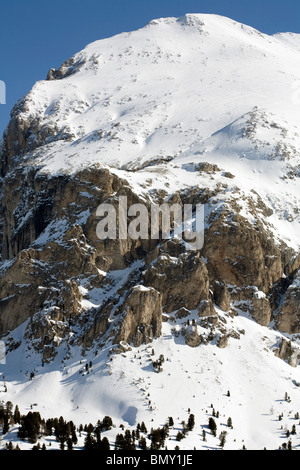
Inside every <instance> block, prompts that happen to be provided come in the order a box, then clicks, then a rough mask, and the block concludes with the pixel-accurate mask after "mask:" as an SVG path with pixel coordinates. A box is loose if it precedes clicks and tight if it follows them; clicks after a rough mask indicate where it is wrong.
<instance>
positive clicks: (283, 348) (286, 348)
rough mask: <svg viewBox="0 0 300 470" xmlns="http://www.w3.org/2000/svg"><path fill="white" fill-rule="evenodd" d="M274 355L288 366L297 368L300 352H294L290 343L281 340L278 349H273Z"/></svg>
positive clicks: (283, 339)
mask: <svg viewBox="0 0 300 470" xmlns="http://www.w3.org/2000/svg"><path fill="white" fill-rule="evenodd" d="M274 353H275V356H276V357H279V358H280V359H282V360H283V361H286V362H287V363H288V364H289V365H290V366H292V367H296V366H297V363H298V360H299V356H300V351H299V350H294V349H293V347H292V344H291V342H290V341H288V340H287V339H285V338H282V340H281V344H280V347H279V348H278V349H275V351H274Z"/></svg>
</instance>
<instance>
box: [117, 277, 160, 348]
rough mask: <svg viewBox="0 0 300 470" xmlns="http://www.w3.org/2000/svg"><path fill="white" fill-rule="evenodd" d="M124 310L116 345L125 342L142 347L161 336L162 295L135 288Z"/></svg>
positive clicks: (151, 290)
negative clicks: (143, 344)
mask: <svg viewBox="0 0 300 470" xmlns="http://www.w3.org/2000/svg"><path fill="white" fill-rule="evenodd" d="M122 310H123V312H124V313H123V314H122V315H124V318H123V319H122V323H121V327H120V330H119V331H118V333H117V335H116V337H115V341H114V342H115V343H119V342H121V341H125V342H127V343H131V342H133V344H134V346H140V345H141V344H142V343H149V342H151V341H152V340H153V338H155V337H159V336H160V335H161V327H162V306H161V295H160V293H159V292H158V291H156V290H155V289H153V288H151V287H150V288H146V287H144V286H141V285H139V286H135V287H134V288H133V289H132V291H131V292H130V294H129V295H128V297H127V299H126V300H125V303H124V305H123V307H122Z"/></svg>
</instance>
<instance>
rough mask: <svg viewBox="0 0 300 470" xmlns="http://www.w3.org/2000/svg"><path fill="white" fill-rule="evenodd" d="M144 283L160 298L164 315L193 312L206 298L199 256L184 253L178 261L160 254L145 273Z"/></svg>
mask: <svg viewBox="0 0 300 470" xmlns="http://www.w3.org/2000/svg"><path fill="white" fill-rule="evenodd" d="M144 282H145V285H147V286H153V287H154V288H155V289H157V290H158V291H159V292H161V294H162V305H163V308H164V310H165V311H166V312H167V313H170V312H172V311H173V310H178V309H179V308H181V307H184V308H186V309H189V310H193V309H196V308H197V307H198V305H199V303H200V302H201V300H204V299H208V298H209V278H208V273H207V269H206V265H205V263H204V262H203V261H202V259H201V257H200V256H199V253H196V254H195V253H194V252H191V253H183V254H181V255H179V256H178V257H173V256H170V255H169V254H167V253H161V254H160V255H159V256H158V258H157V259H156V260H154V261H153V262H152V263H151V264H150V266H149V268H148V269H147V270H146V271H145V272H144Z"/></svg>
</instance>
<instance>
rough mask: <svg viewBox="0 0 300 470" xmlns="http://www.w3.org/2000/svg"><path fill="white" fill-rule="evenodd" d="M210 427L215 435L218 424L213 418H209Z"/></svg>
mask: <svg viewBox="0 0 300 470" xmlns="http://www.w3.org/2000/svg"><path fill="white" fill-rule="evenodd" d="M208 427H209V429H210V430H211V432H212V435H213V436H216V431H217V425H216V422H215V420H214V419H213V418H211V417H210V418H209V421H208Z"/></svg>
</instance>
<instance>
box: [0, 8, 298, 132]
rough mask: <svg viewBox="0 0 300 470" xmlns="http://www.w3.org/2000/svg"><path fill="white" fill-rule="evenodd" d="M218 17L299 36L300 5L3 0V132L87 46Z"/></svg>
mask: <svg viewBox="0 0 300 470" xmlns="http://www.w3.org/2000/svg"><path fill="white" fill-rule="evenodd" d="M185 13H215V14H219V15H224V16H227V17H230V18H233V19H235V20H236V21H240V22H242V23H245V24H248V25H250V26H253V27H255V28H257V29H259V30H260V31H262V32H264V33H267V34H273V33H276V32H282V31H292V32H296V33H300V21H299V18H300V2H299V1H298V0H285V1H283V0H252V1H250V2H247V1H244V2H243V1H242V0H228V1H226V0H149V1H147V2H146V1H145V0H51V1H46V0H1V6H0V53H1V62H0V64H1V66H0V80H3V81H4V82H5V83H6V102H7V104H6V105H2V104H1V105H0V132H1V133H2V131H3V129H4V127H5V126H6V124H7V123H8V120H9V113H10V110H11V108H12V107H13V105H14V104H15V102H16V101H17V100H18V99H19V98H20V97H22V96H23V95H24V94H26V93H27V92H28V91H29V90H30V89H31V88H32V86H33V85H34V83H35V82H36V81H37V80H43V79H45V78H46V75H47V72H48V70H49V69H50V68H51V67H55V68H57V67H59V65H60V64H61V63H62V62H64V60H66V59H67V58H69V57H71V56H72V55H73V54H74V53H76V52H78V51H79V50H81V49H83V48H84V47H85V46H86V45H87V44H88V43H90V42H92V41H95V40H97V39H101V38H105V37H109V36H112V35H114V34H118V33H121V32H123V31H131V30H134V29H138V28H141V27H143V26H144V25H145V24H146V23H148V21H150V20H151V19H153V18H160V17H165V16H175V17H178V16H182V15H184V14H185Z"/></svg>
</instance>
